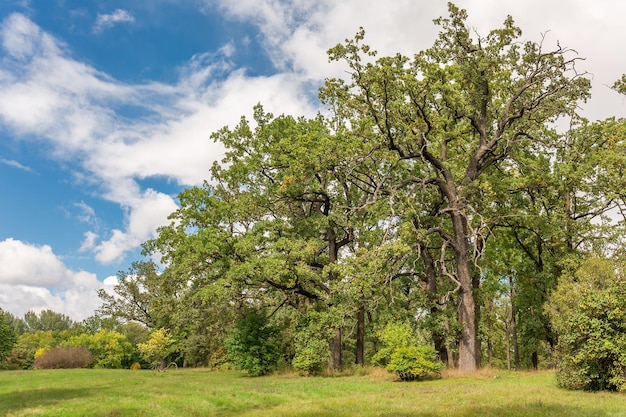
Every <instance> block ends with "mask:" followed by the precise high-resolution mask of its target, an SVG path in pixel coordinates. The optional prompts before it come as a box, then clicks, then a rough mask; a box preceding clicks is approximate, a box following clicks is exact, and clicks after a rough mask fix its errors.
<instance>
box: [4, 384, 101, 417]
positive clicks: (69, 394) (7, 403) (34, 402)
mask: <svg viewBox="0 0 626 417" xmlns="http://www.w3.org/2000/svg"><path fill="white" fill-rule="evenodd" d="M92 392H93V390H90V389H84V388H40V389H32V390H24V391H17V392H8V393H6V394H0V415H7V414H9V413H15V412H18V411H20V410H25V409H29V408H38V407H45V406H49V405H52V404H58V403H60V402H63V401H67V400H71V399H74V398H84V397H86V396H88V395H90V394H91V393H92Z"/></svg>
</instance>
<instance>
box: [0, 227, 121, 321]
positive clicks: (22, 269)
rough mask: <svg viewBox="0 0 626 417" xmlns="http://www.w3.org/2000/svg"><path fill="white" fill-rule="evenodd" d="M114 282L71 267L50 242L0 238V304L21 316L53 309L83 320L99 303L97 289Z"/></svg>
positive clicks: (108, 287)
mask: <svg viewBox="0 0 626 417" xmlns="http://www.w3.org/2000/svg"><path fill="white" fill-rule="evenodd" d="M111 283H112V282H111V281H109V282H108V283H102V282H100V281H98V279H97V277H96V275H95V274H92V273H89V272H85V271H73V270H70V269H69V268H67V267H66V266H65V265H64V263H63V261H62V260H61V259H59V257H58V256H57V255H55V254H54V252H53V251H52V248H51V247H50V246H48V245H41V246H38V245H32V244H28V243H25V242H22V241H19V240H15V239H11V238H9V239H5V240H3V241H0V305H2V307H3V308H4V309H5V310H7V311H9V312H11V313H12V314H14V315H16V316H18V317H19V316H23V315H24V313H26V312H27V311H29V310H34V311H41V310H43V309H47V308H50V309H52V310H54V311H57V312H59V313H64V314H67V315H68V316H70V317H72V319H74V320H82V319H84V318H86V317H88V316H90V315H92V314H93V311H94V310H95V309H96V308H97V307H98V306H99V305H100V300H99V298H98V296H97V294H96V291H97V290H98V289H100V288H106V289H109V290H110V289H111V288H112V286H111V285H110V284H111Z"/></svg>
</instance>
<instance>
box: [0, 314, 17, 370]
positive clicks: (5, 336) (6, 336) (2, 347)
mask: <svg viewBox="0 0 626 417" xmlns="http://www.w3.org/2000/svg"><path fill="white" fill-rule="evenodd" d="M16 341H17V336H16V334H15V332H14V331H13V329H11V328H10V327H9V326H8V325H7V324H6V323H5V321H4V320H0V363H1V362H3V361H4V360H5V359H6V357H7V356H9V354H10V353H11V350H12V349H13V346H14V345H15V342H16Z"/></svg>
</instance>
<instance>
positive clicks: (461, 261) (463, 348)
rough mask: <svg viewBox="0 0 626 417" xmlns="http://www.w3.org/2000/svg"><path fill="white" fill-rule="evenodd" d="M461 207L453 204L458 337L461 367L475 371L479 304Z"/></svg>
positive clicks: (451, 215) (451, 214) (463, 369)
mask: <svg viewBox="0 0 626 417" xmlns="http://www.w3.org/2000/svg"><path fill="white" fill-rule="evenodd" d="M461 211H462V210H461V209H459V207H454V205H453V207H452V210H451V212H450V217H451V218H452V227H453V230H454V254H455V261H456V266H457V280H458V282H459V285H460V289H459V291H460V294H459V324H460V325H461V339H460V341H459V369H460V370H462V371H474V370H476V369H477V367H478V361H479V354H478V343H477V341H478V338H477V331H476V329H477V323H476V310H475V308H476V304H475V302H474V293H473V289H474V288H473V285H472V270H471V266H470V265H471V263H470V257H469V244H468V237H467V227H466V220H465V217H464V214H463V213H462V212H461Z"/></svg>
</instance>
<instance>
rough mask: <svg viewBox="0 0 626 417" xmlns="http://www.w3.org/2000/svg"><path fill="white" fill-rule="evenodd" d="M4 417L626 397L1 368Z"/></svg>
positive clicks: (618, 404) (494, 377)
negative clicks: (4, 370) (3, 369)
mask: <svg viewBox="0 0 626 417" xmlns="http://www.w3.org/2000/svg"><path fill="white" fill-rule="evenodd" d="M0 415H5V416H111V417H112V416H209V415H210V416H416V417H435V416H437V417H440V416H450V417H469V416H483V417H489V416H494V417H495V416H498V417H501V416H524V417H526V416H531V417H532V416H537V417H539V416H541V417H545V416H558V417H564V416H570V417H579V416H588V417H601V416H602V417H604V416H626V395H625V394H620V393H582V392H572V391H565V390H561V389H559V388H557V387H556V384H555V382H554V375H553V374H551V373H547V372H540V373H512V372H500V371H483V372H480V373H478V374H472V375H462V374H458V373H453V374H449V375H445V377H444V378H442V379H440V380H435V381H425V382H411V383H401V382H396V381H395V380H394V378H393V377H391V376H388V375H386V374H381V373H372V374H370V375H365V376H340V377H326V378H306V377H298V376H295V375H278V376H269V377H261V378H249V377H246V376H244V375H242V374H239V373H234V372H233V373H213V372H207V371H203V370H174V371H168V372H166V373H154V372H151V371H127V370H55V371H15V372H14V371H10V372H8V371H7V372H0Z"/></svg>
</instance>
